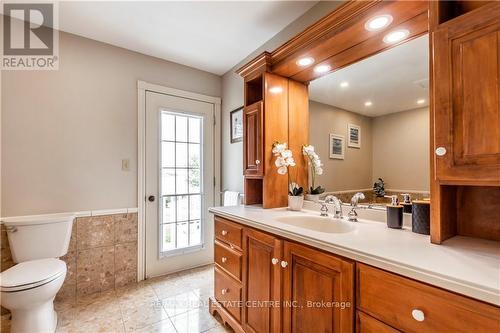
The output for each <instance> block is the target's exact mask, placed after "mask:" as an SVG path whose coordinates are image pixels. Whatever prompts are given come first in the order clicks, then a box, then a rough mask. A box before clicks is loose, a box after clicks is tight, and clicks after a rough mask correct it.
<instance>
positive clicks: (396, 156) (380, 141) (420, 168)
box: [372, 107, 430, 191]
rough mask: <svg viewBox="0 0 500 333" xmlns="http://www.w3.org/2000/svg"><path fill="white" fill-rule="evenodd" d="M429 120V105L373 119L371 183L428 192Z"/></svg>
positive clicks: (389, 187)
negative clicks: (377, 182)
mask: <svg viewBox="0 0 500 333" xmlns="http://www.w3.org/2000/svg"><path fill="white" fill-rule="evenodd" d="M429 119H430V118H429V108H428V107H425V108H420V109H415V110H409V111H404V112H398V113H392V114H388V115H385V116H381V117H376V118H373V126H372V128H373V178H372V179H373V182H374V181H375V180H377V179H378V178H379V177H380V178H382V179H384V181H385V182H386V188H388V189H397V190H407V191H411V190H415V191H429V186H430V175H429V169H430V161H429V122H430V120H429Z"/></svg>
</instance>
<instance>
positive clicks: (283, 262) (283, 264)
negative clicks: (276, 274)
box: [281, 260, 288, 268]
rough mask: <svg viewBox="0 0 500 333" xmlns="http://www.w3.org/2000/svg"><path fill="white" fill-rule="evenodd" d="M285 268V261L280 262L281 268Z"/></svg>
mask: <svg viewBox="0 0 500 333" xmlns="http://www.w3.org/2000/svg"><path fill="white" fill-rule="evenodd" d="M286 266H288V263H287V262H286V261H284V260H283V261H282V262H281V267H283V268H285V267H286Z"/></svg>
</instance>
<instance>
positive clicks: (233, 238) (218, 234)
mask: <svg viewBox="0 0 500 333" xmlns="http://www.w3.org/2000/svg"><path fill="white" fill-rule="evenodd" d="M242 229H243V228H242V227H241V226H240V225H238V224H236V223H233V222H230V221H228V220H226V219H224V218H222V217H219V216H216V217H215V238H217V239H219V240H221V241H223V242H226V243H228V244H229V246H231V247H236V248H238V249H240V250H241V234H242Z"/></svg>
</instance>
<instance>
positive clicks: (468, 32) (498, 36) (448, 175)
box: [432, 4, 500, 185]
mask: <svg viewBox="0 0 500 333" xmlns="http://www.w3.org/2000/svg"><path fill="white" fill-rule="evenodd" d="M485 7H488V8H485V9H484V10H483V9H478V10H476V11H474V12H471V13H469V14H467V15H464V17H461V18H458V19H456V20H455V21H454V22H449V24H447V25H446V26H445V27H443V28H440V29H438V30H437V31H435V32H433V35H432V45H433V53H434V63H433V71H432V72H433V75H434V77H433V79H434V80H433V82H434V84H433V86H434V87H433V91H434V94H433V117H432V122H433V123H434V128H433V132H434V147H433V149H434V152H433V153H434V154H435V156H434V158H435V161H436V162H435V165H436V177H437V179H438V180H440V181H442V182H443V183H445V184H446V183H451V184H463V185H467V184H473V185H495V184H496V185H500V20H499V18H500V4H496V5H492V6H485ZM465 16H467V17H465ZM438 148H439V149H438Z"/></svg>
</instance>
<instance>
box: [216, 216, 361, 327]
mask: <svg viewBox="0 0 500 333" xmlns="http://www.w3.org/2000/svg"><path fill="white" fill-rule="evenodd" d="M239 235H241V238H239V237H240V236H239ZM215 237H216V240H215V243H216V249H215V283H214V284H215V290H214V296H215V299H210V307H209V308H210V312H211V313H212V314H214V313H215V312H218V313H219V314H220V316H221V317H222V319H223V321H224V322H225V323H227V324H228V325H229V326H231V327H232V328H233V329H234V330H235V331H236V332H248V333H274V332H353V330H354V303H353V302H354V297H353V295H354V262H352V261H350V260H347V259H342V258H340V257H337V256H335V255H332V254H328V253H325V252H322V251H320V250H316V249H313V248H311V247H308V246H304V245H300V244H297V243H294V242H290V241H286V240H283V239H281V238H280V237H277V236H274V235H271V234H268V233H264V232H261V231H258V230H255V229H253V228H249V227H245V226H242V225H240V224H238V223H233V222H231V221H229V220H227V219H224V218H221V217H218V216H216V218H215ZM239 239H241V243H239V242H238V240H239ZM224 244H226V245H224ZM238 244H241V254H242V264H241V271H242V279H241V280H238V279H237V278H236V277H237V273H234V272H238V267H237V263H238V260H237V258H239V257H238V254H239V253H240V252H239V251H240V250H239V249H240V247H239V245H238ZM221 246H222V247H224V246H228V247H229V248H227V249H225V250H224V249H221ZM231 246H232V248H231ZM221 253H230V254H232V256H231V258H229V259H227V260H224V263H222V260H221V258H220V257H221ZM225 258H228V256H225ZM224 266H226V267H224ZM223 290H224V291H223ZM240 290H241V294H240ZM240 295H241V298H240ZM238 299H241V302H242V303H241V308H239V309H235V308H233V307H229V306H228V303H227V302H228V301H230V302H232V301H237V300H238ZM307 301H313V302H315V303H313V304H308V303H307ZM337 302H338V303H337ZM229 304H233V303H229Z"/></svg>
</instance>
